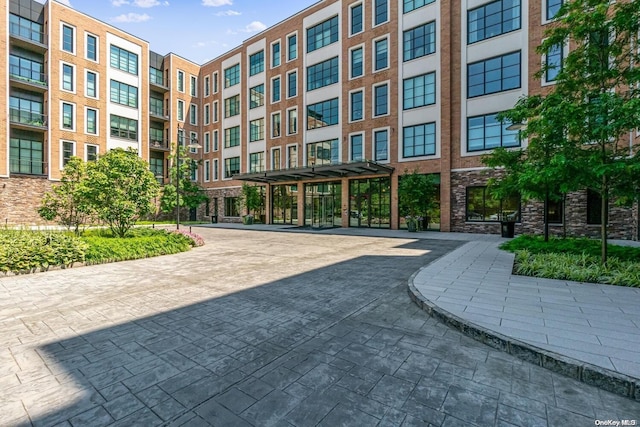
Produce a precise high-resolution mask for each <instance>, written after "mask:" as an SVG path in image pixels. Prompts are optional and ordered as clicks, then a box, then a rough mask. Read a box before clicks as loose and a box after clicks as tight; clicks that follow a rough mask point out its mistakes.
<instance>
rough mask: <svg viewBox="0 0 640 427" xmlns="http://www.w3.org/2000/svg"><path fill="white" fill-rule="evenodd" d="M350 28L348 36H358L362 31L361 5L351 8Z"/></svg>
mask: <svg viewBox="0 0 640 427" xmlns="http://www.w3.org/2000/svg"><path fill="white" fill-rule="evenodd" d="M349 10H350V12H351V27H350V34H358V33H361V32H362V31H363V30H364V26H363V23H364V18H363V14H362V3H360V4H357V5H355V6H351V9H349Z"/></svg>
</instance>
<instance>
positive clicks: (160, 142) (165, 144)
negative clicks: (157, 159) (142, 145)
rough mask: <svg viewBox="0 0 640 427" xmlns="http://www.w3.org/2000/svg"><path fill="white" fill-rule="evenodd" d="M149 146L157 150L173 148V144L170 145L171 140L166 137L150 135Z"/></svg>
mask: <svg viewBox="0 0 640 427" xmlns="http://www.w3.org/2000/svg"><path fill="white" fill-rule="evenodd" d="M149 148H150V149H151V150H155V151H169V150H171V146H170V145H169V140H168V139H165V138H155V137H153V136H150V137H149Z"/></svg>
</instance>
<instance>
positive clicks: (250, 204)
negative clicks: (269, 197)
mask: <svg viewBox="0 0 640 427" xmlns="http://www.w3.org/2000/svg"><path fill="white" fill-rule="evenodd" d="M241 206H242V207H245V208H247V214H248V215H253V214H255V212H256V211H257V210H258V209H260V207H261V206H262V194H260V187H259V186H257V185H249V184H247V183H246V182H245V183H244V184H242V198H241ZM252 212H253V214H252Z"/></svg>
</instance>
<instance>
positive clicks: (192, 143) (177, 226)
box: [176, 128, 202, 230]
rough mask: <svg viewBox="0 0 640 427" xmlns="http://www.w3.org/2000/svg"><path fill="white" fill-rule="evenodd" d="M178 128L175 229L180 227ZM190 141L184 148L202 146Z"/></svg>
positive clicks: (179, 135)
mask: <svg viewBox="0 0 640 427" xmlns="http://www.w3.org/2000/svg"><path fill="white" fill-rule="evenodd" d="M181 130H182V129H180V128H178V141H177V142H176V230H179V229H180V145H181V144H180V143H181V142H182V141H181V139H183V138H184V135H181V133H180V131H181ZM190 141H191V143H190V144H189V145H187V146H186V147H185V148H195V149H198V148H202V145H200V144H198V140H197V139H195V138H191V137H190Z"/></svg>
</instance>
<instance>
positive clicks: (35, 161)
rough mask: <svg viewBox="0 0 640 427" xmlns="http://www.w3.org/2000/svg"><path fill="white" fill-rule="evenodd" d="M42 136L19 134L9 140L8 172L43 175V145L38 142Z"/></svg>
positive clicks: (26, 133)
mask: <svg viewBox="0 0 640 427" xmlns="http://www.w3.org/2000/svg"><path fill="white" fill-rule="evenodd" d="M39 138H40V139H41V138H42V136H40V135H36V134H32V133H31V132H19V131H16V134H15V135H13V131H12V136H11V139H10V148H9V170H10V171H11V173H22V174H28V175H43V174H45V173H46V171H45V163H44V152H43V146H44V143H43V142H42V141H41V140H39Z"/></svg>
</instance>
